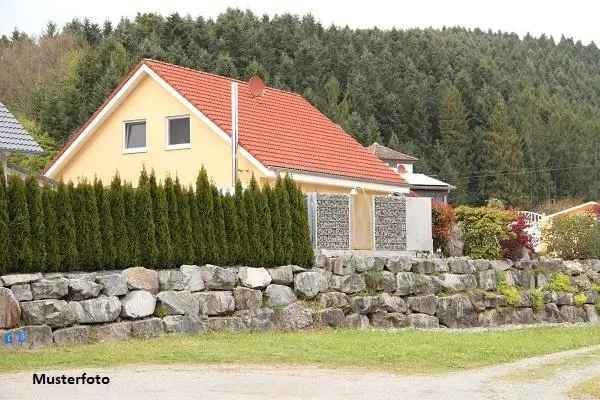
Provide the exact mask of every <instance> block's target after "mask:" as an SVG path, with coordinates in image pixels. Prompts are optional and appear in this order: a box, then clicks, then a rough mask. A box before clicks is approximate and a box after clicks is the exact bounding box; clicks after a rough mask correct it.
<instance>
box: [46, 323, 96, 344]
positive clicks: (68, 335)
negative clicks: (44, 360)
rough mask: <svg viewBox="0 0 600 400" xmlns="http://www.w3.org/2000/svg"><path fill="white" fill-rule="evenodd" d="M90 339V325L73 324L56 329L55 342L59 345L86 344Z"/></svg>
mask: <svg viewBox="0 0 600 400" xmlns="http://www.w3.org/2000/svg"><path fill="white" fill-rule="evenodd" d="M89 340H90V328H89V326H73V327H70V328H62V329H57V330H55V331H54V343H56V344H57V345H59V346H71V345H74V344H85V343H87V342H89Z"/></svg>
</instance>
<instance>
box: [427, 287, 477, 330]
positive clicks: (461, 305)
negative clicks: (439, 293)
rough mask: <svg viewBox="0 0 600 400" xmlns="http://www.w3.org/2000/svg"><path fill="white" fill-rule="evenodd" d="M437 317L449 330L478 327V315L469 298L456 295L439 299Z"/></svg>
mask: <svg viewBox="0 0 600 400" xmlns="http://www.w3.org/2000/svg"><path fill="white" fill-rule="evenodd" d="M437 317H438V318H439V319H440V323H441V324H443V325H445V326H447V327H448V328H468V327H471V326H474V325H476V323H477V314H476V313H475V310H474V308H473V305H472V304H471V301H470V300H469V298H468V297H466V296H463V295H461V294H455V295H453V296H448V297H440V298H439V299H438V308H437Z"/></svg>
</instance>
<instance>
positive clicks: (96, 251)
mask: <svg viewBox="0 0 600 400" xmlns="http://www.w3.org/2000/svg"><path fill="white" fill-rule="evenodd" d="M83 199H84V203H85V208H86V212H87V215H88V216H89V218H90V243H89V245H88V251H89V253H88V256H87V258H88V265H89V268H90V270H92V271H93V270H97V269H99V268H102V267H103V266H104V253H103V251H102V232H101V229H100V213H99V211H98V202H97V200H96V192H95V190H94V188H93V186H92V185H91V184H90V183H86V184H85V185H84V187H83Z"/></svg>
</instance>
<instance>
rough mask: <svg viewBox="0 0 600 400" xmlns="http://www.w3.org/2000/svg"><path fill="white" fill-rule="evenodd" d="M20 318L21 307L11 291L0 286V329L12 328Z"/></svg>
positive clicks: (17, 323)
mask: <svg viewBox="0 0 600 400" xmlns="http://www.w3.org/2000/svg"><path fill="white" fill-rule="evenodd" d="M20 320H21V307H20V306H19V301H18V300H17V299H16V298H15V296H14V294H13V292H12V291H11V290H10V289H7V288H5V287H0V329H6V328H14V327H15V326H17V325H19V321H20Z"/></svg>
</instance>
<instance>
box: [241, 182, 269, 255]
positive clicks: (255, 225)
mask: <svg viewBox="0 0 600 400" xmlns="http://www.w3.org/2000/svg"><path fill="white" fill-rule="evenodd" d="M259 190H260V189H259V188H258V184H257V183H256V179H255V178H254V175H253V176H252V179H250V184H249V185H248V188H247V189H246V190H245V191H244V208H245V210H246V216H247V220H246V221H247V224H248V239H247V240H248V243H249V246H248V249H249V252H248V254H247V257H248V258H247V262H248V264H249V265H250V266H251V267H258V266H260V264H261V262H262V260H263V259H264V257H265V256H264V247H263V246H264V243H262V241H261V236H260V223H259V221H258V212H257V211H256V201H257V199H256V197H255V195H256V193H257V192H258V191H259Z"/></svg>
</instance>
